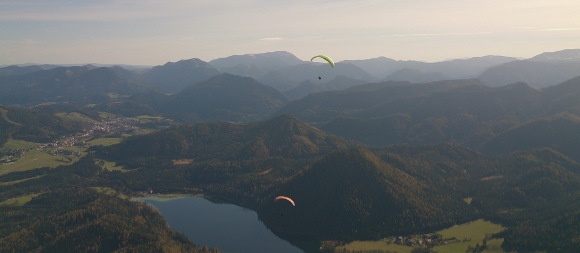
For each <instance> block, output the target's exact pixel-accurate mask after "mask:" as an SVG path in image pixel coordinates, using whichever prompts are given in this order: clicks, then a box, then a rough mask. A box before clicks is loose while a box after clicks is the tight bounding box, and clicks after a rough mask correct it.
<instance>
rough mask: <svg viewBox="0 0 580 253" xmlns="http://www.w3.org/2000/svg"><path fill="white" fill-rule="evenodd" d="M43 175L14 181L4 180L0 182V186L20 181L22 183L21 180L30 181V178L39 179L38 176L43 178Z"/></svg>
mask: <svg viewBox="0 0 580 253" xmlns="http://www.w3.org/2000/svg"><path fill="white" fill-rule="evenodd" d="M41 177H42V176H36V177H29V178H24V179H19V180H14V181H8V182H2V183H0V186H6V185H13V184H18V183H21V182H24V181H28V180H31V179H37V178H41Z"/></svg>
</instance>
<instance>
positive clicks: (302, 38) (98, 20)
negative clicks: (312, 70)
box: [0, 0, 580, 66]
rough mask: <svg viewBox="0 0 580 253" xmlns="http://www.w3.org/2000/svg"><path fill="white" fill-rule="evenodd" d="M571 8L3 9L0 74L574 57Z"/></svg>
mask: <svg viewBox="0 0 580 253" xmlns="http://www.w3.org/2000/svg"><path fill="white" fill-rule="evenodd" d="M579 15H580V1H578V0H486V1H482V0H235V1H234V0H174V1H172V0H83V1H73V0H50V1H42V0H37V1H30V0H18V1H15V0H0V65H10V64H25V63H43V64H80V63H101V64H131V65H150V66H155V65H162V64H164V63H166V62H170V61H173V62H175V61H179V60H183V59H191V58H199V59H201V60H203V61H210V60H213V59H216V58H222V57H227V56H230V55H242V54H255V53H264V52H272V51H287V52H290V53H292V54H294V55H296V56H297V57H298V58H301V59H303V60H309V59H310V57H311V56H313V55H317V54H325V55H328V56H331V57H332V58H333V59H334V61H342V60H357V59H370V58H375V57H381V56H384V57H388V58H392V59H395V60H419V61H427V62H436V61H443V60H449V59H458V58H468V57H478V56H485V55H502V56H510V57H523V58H529V57H533V56H535V55H537V54H540V53H543V52H554V51H559V50H563V49H578V48H580V17H579Z"/></svg>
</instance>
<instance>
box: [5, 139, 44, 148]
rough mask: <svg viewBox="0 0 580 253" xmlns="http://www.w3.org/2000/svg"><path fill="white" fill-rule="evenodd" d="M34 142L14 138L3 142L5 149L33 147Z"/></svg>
mask: <svg viewBox="0 0 580 253" xmlns="http://www.w3.org/2000/svg"><path fill="white" fill-rule="evenodd" d="M35 146H36V143H34V142H28V141H22V140H14V139H8V141H7V142H6V143H5V144H4V147H3V148H5V149H27V148H34V147H35Z"/></svg>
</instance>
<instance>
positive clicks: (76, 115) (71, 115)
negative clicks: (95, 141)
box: [55, 112, 97, 123]
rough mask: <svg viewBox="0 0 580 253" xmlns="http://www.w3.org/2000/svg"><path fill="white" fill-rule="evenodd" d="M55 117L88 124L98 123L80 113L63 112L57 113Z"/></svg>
mask: <svg viewBox="0 0 580 253" xmlns="http://www.w3.org/2000/svg"><path fill="white" fill-rule="evenodd" d="M55 115H56V116H58V117H61V118H64V119H69V120H73V121H80V122H87V123H94V122H97V121H96V120H94V119H91V118H89V117H87V116H85V115H83V114H80V113H78V112H61V113H57V114H55Z"/></svg>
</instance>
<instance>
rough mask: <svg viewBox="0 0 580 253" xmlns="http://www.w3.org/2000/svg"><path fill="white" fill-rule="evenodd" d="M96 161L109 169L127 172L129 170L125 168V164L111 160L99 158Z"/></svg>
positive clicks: (103, 167)
mask: <svg viewBox="0 0 580 253" xmlns="http://www.w3.org/2000/svg"><path fill="white" fill-rule="evenodd" d="M95 163H96V164H97V165H99V166H101V168H102V169H105V170H108V171H115V170H118V171H122V172H125V171H127V170H125V168H124V167H123V166H117V163H116V162H109V161H105V160H102V159H97V160H95Z"/></svg>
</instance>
